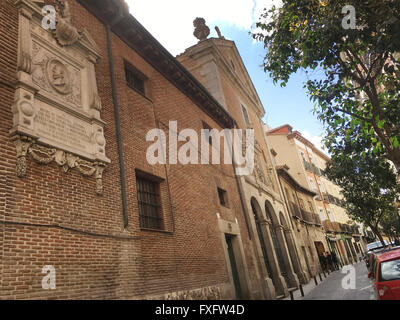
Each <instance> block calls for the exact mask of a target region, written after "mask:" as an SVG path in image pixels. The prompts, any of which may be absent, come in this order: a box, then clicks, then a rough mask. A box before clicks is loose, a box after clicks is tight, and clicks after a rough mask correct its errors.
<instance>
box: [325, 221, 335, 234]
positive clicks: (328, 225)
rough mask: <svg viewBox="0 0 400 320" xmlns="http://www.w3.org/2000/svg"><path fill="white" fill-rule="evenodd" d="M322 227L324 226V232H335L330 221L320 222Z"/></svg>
mask: <svg viewBox="0 0 400 320" xmlns="http://www.w3.org/2000/svg"><path fill="white" fill-rule="evenodd" d="M322 225H323V226H324V229H325V231H327V232H335V229H334V228H333V225H332V222H331V221H330V220H324V221H323V222H322Z"/></svg>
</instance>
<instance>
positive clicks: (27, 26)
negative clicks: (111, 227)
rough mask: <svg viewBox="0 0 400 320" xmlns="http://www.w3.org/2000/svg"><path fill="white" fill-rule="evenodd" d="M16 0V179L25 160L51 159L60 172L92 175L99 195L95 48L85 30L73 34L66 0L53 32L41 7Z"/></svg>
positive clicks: (101, 154) (100, 131) (101, 143)
mask: <svg viewBox="0 0 400 320" xmlns="http://www.w3.org/2000/svg"><path fill="white" fill-rule="evenodd" d="M39 5H40V3H37V1H32V0H18V1H17V2H16V6H17V7H18V9H19V46H18V47H19V52H18V73H17V78H18V83H17V85H16V91H15V103H14V105H13V106H12V112H13V114H14V118H13V119H14V123H13V127H12V129H11V130H10V136H11V139H12V140H13V141H14V143H15V145H16V149H17V158H18V161H17V175H18V176H19V177H23V176H24V175H25V172H26V168H25V166H26V161H25V156H26V155H31V156H32V158H33V159H34V160H35V161H37V162H40V163H42V164H45V163H49V162H51V161H55V162H56V163H57V164H59V165H60V166H62V167H63V168H64V170H65V171H68V170H69V169H72V168H76V169H78V170H79V171H80V172H81V173H82V174H84V175H86V176H90V175H92V174H94V173H96V179H97V193H99V194H100V193H101V191H102V180H101V179H102V172H103V169H104V167H105V166H106V164H108V163H110V160H109V159H108V158H107V157H106V154H105V147H106V140H105V138H104V125H105V123H104V122H103V121H102V120H101V117H100V111H101V108H102V106H101V100H100V97H99V95H98V92H97V85H96V74H95V63H96V62H97V60H98V58H99V57H100V50H99V48H98V47H97V45H96V43H95V42H94V40H93V39H92V37H91V36H90V34H89V33H88V32H87V31H86V30H82V31H78V30H77V29H76V28H75V27H74V25H73V23H72V16H71V13H70V11H69V6H68V2H67V1H65V2H64V5H63V7H62V8H58V10H57V25H56V30H45V29H43V28H42V19H43V14H42V8H41V7H40V6H39Z"/></svg>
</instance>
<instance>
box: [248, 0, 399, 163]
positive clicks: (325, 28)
mask: <svg viewBox="0 0 400 320" xmlns="http://www.w3.org/2000/svg"><path fill="white" fill-rule="evenodd" d="M399 3H400V1H365V0H353V1H352V5H353V6H354V7H355V8H356V11H357V25H358V28H356V29H354V30H351V29H349V30H345V29H344V28H342V24H341V22H342V19H343V17H344V16H343V15H342V14H341V10H342V8H343V7H344V6H345V5H347V4H348V1H347V0H346V1H345V0H335V1H326V2H325V5H321V3H320V2H319V1H317V0H284V1H283V6H282V8H273V9H272V10H270V11H269V12H267V13H266V14H265V15H263V18H262V20H261V21H260V22H259V23H258V24H257V26H259V27H260V28H261V29H262V30H267V31H268V33H259V34H254V35H253V36H254V38H255V39H258V40H259V41H263V42H264V45H265V47H266V49H267V53H266V56H265V61H264V69H265V71H266V72H268V73H269V74H270V76H271V77H272V78H273V81H274V83H279V84H280V85H281V86H282V87H284V86H286V84H287V82H288V81H289V79H290V77H291V75H292V74H294V73H296V72H297V71H298V70H299V69H303V70H306V71H309V70H319V71H322V73H323V75H324V76H323V77H322V78H321V77H320V78H318V79H310V80H308V81H307V82H306V83H305V88H306V90H307V91H308V94H309V97H310V100H311V101H313V102H314V103H315V104H316V105H317V107H316V108H315V112H316V114H317V116H318V118H319V119H320V120H321V121H322V122H323V124H324V126H325V128H326V129H327V130H330V129H331V132H334V133H335V135H330V136H329V137H328V138H327V139H326V145H327V147H328V150H329V151H330V152H331V153H332V152H333V151H334V150H335V149H336V148H338V147H340V146H341V145H342V140H343V139H346V140H347V141H348V146H353V147H354V146H355V145H356V144H357V143H358V141H360V140H362V141H363V142H362V143H363V145H364V148H365V153H363V154H369V153H371V154H372V153H374V154H379V155H384V156H385V157H386V158H387V159H389V160H391V161H392V162H393V163H394V164H395V165H396V167H397V168H399V167H400V147H399V139H400V112H399V110H400V80H399V78H400V70H399V67H400V61H399V59H400V55H396V54H394V52H396V50H398V51H400V46H397V47H396V44H394V43H396V42H400V41H399V39H400V37H399V35H400V33H399V30H400V20H399V17H400V5H399ZM396 48H397V49H396ZM395 49H396V50H395ZM360 152H361V151H360Z"/></svg>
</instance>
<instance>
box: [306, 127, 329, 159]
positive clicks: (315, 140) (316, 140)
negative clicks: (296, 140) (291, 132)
mask: <svg viewBox="0 0 400 320" xmlns="http://www.w3.org/2000/svg"><path fill="white" fill-rule="evenodd" d="M301 135H302V136H303V137H304V138H306V139H307V140H309V141H311V142H312V143H313V144H314V145H315V147H316V148H318V149H319V150H320V151H321V152H323V153H325V154H327V151H326V150H325V147H324V145H323V143H322V137H321V136H313V135H312V134H311V133H309V132H308V131H307V130H304V131H302V132H301Z"/></svg>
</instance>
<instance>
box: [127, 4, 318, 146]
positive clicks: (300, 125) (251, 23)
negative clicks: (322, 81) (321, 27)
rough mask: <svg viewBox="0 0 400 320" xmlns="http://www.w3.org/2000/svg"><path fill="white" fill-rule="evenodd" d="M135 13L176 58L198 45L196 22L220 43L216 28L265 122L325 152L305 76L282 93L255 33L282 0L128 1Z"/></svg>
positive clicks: (296, 78) (297, 77) (293, 80)
mask: <svg viewBox="0 0 400 320" xmlns="http://www.w3.org/2000/svg"><path fill="white" fill-rule="evenodd" d="M125 1H126V2H127V3H128V5H129V9H130V13H131V14H132V15H133V16H134V17H135V18H136V19H137V20H138V21H139V22H140V23H141V24H142V25H143V26H144V27H145V28H146V29H147V30H148V31H149V32H150V33H151V34H152V35H153V36H154V37H155V38H156V39H157V40H158V41H159V42H160V43H161V44H162V45H163V46H164V47H165V48H166V49H167V50H168V51H169V52H170V53H171V54H172V55H174V56H177V55H178V54H180V53H182V52H184V51H185V49H186V48H188V47H190V46H192V45H195V44H196V43H197V42H198V40H197V39H196V38H195V37H194V36H193V31H194V27H193V20H194V19H195V18H196V17H202V18H204V19H205V20H206V24H207V25H208V27H209V28H210V31H211V34H210V37H217V34H216V31H215V29H214V28H215V26H218V27H219V28H220V30H221V33H222V35H223V36H224V37H225V38H226V39H228V40H233V41H235V43H236V46H237V47H238V50H239V52H240V54H241V56H242V59H243V62H244V64H245V66H246V68H247V71H248V73H249V75H250V77H251V79H252V81H253V83H254V86H255V88H256V90H257V92H258V95H259V96H260V99H261V102H262V103H263V106H264V109H265V111H266V116H265V118H264V119H263V120H264V122H266V123H267V124H268V125H269V126H271V127H278V126H280V125H283V124H290V125H291V126H292V127H293V128H294V130H297V131H299V132H301V133H302V134H303V136H304V137H305V138H307V139H309V140H310V141H311V142H313V143H314V144H315V145H316V146H317V147H319V148H321V140H322V138H321V136H322V134H323V128H322V125H321V123H320V122H319V121H318V119H317V117H316V116H315V115H313V113H312V109H313V103H312V102H311V101H310V100H309V98H308V96H307V93H306V91H305V89H303V85H304V82H305V81H306V80H307V78H306V75H305V72H304V71H299V72H298V73H297V74H295V75H294V76H292V78H291V79H290V81H289V83H288V85H287V86H286V87H285V88H281V87H280V86H279V84H277V85H274V84H273V81H272V79H271V78H270V77H269V76H268V74H267V73H265V72H264V70H263V68H262V67H261V65H262V62H263V57H264V56H265V49H264V46H263V44H262V43H257V42H255V41H254V40H253V39H252V38H251V36H250V35H249V32H250V31H251V30H254V28H255V23H256V22H257V21H258V18H259V16H260V14H261V13H262V11H263V8H270V7H271V6H272V5H273V4H275V5H280V0H201V1H198V0H197V1H195V0H168V1H165V0H125Z"/></svg>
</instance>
